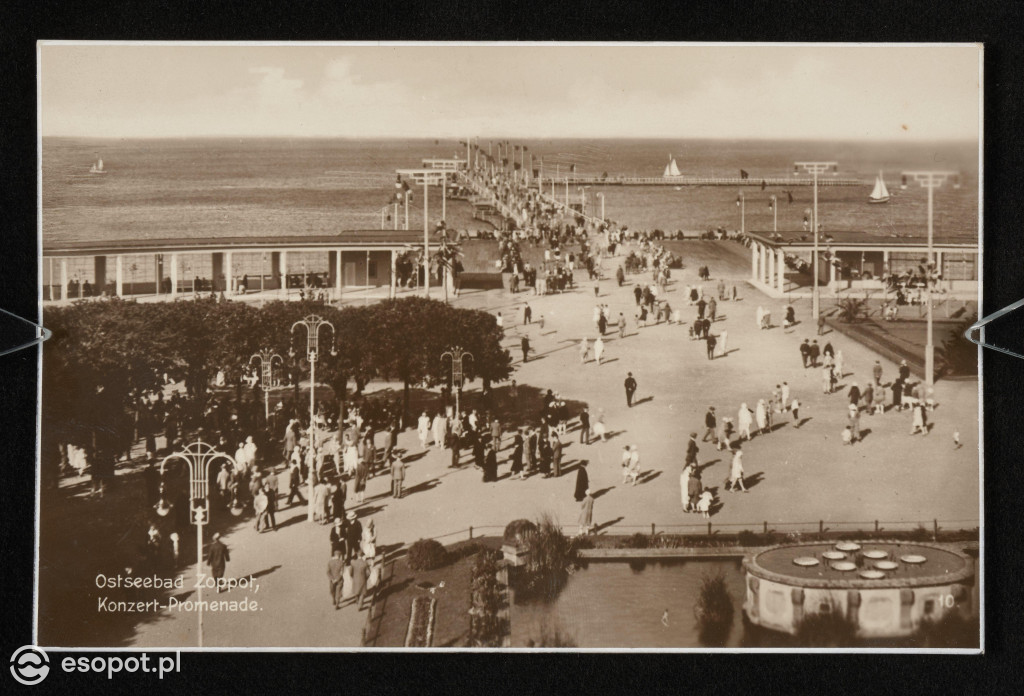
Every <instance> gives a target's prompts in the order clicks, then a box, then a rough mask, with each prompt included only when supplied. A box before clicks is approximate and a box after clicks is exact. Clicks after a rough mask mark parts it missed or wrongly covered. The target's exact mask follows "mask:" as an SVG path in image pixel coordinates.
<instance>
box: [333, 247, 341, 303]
mask: <svg viewBox="0 0 1024 696" xmlns="http://www.w3.org/2000/svg"><path fill="white" fill-rule="evenodd" d="M341 268H342V267H341V249H338V250H337V251H335V252H334V285H335V289H336V290H337V291H338V302H341V285H342V281H341Z"/></svg>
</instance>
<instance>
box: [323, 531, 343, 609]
mask: <svg viewBox="0 0 1024 696" xmlns="http://www.w3.org/2000/svg"><path fill="white" fill-rule="evenodd" d="M332 533H333V530H332ZM344 570H345V560H344V559H343V558H342V557H341V549H333V550H332V551H331V560H329V561H327V579H328V580H329V581H330V583H331V602H333V603H334V608H335V609H337V608H338V603H339V602H341V592H342V587H343V584H344V583H343V582H342V579H341V578H342V572H343V571H344Z"/></svg>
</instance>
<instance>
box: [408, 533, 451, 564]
mask: <svg viewBox="0 0 1024 696" xmlns="http://www.w3.org/2000/svg"><path fill="white" fill-rule="evenodd" d="M407 561H408V563H409V567H410V568H412V569H413V570H433V569H434V568H440V567H441V566H443V565H446V564H447V563H448V551H446V550H445V548H444V546H442V545H441V544H440V543H439V542H437V541H434V540H433V539H420V540H419V541H417V542H416V543H414V544H413V545H412V546H410V547H409V554H408V557H407Z"/></svg>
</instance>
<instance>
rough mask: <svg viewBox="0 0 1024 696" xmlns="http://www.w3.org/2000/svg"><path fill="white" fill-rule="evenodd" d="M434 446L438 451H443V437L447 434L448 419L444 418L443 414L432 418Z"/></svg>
mask: <svg viewBox="0 0 1024 696" xmlns="http://www.w3.org/2000/svg"><path fill="white" fill-rule="evenodd" d="M433 430H434V446H435V447H437V448H438V449H444V436H445V435H446V434H447V433H448V419H447V418H445V416H444V414H443V413H438V414H437V415H436V416H434V426H433Z"/></svg>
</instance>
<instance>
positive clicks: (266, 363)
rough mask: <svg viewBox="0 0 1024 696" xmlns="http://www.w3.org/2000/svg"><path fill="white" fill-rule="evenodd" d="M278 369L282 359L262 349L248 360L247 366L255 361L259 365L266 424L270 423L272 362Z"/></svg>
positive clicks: (272, 379) (266, 349)
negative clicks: (275, 363) (275, 362)
mask: <svg viewBox="0 0 1024 696" xmlns="http://www.w3.org/2000/svg"><path fill="white" fill-rule="evenodd" d="M275 360H276V361H277V365H278V367H280V366H281V365H283V364H284V359H283V358H282V357H281V356H280V355H278V354H277V353H275V352H274V351H272V350H270V349H269V348H263V349H261V350H260V352H258V353H256V354H254V355H253V356H252V357H251V358H249V364H250V365H252V363H253V361H256V362H258V363H259V365H260V387H261V388H262V389H263V415H264V418H265V419H266V422H267V423H269V422H270V388H271V387H273V386H274V361H275Z"/></svg>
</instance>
